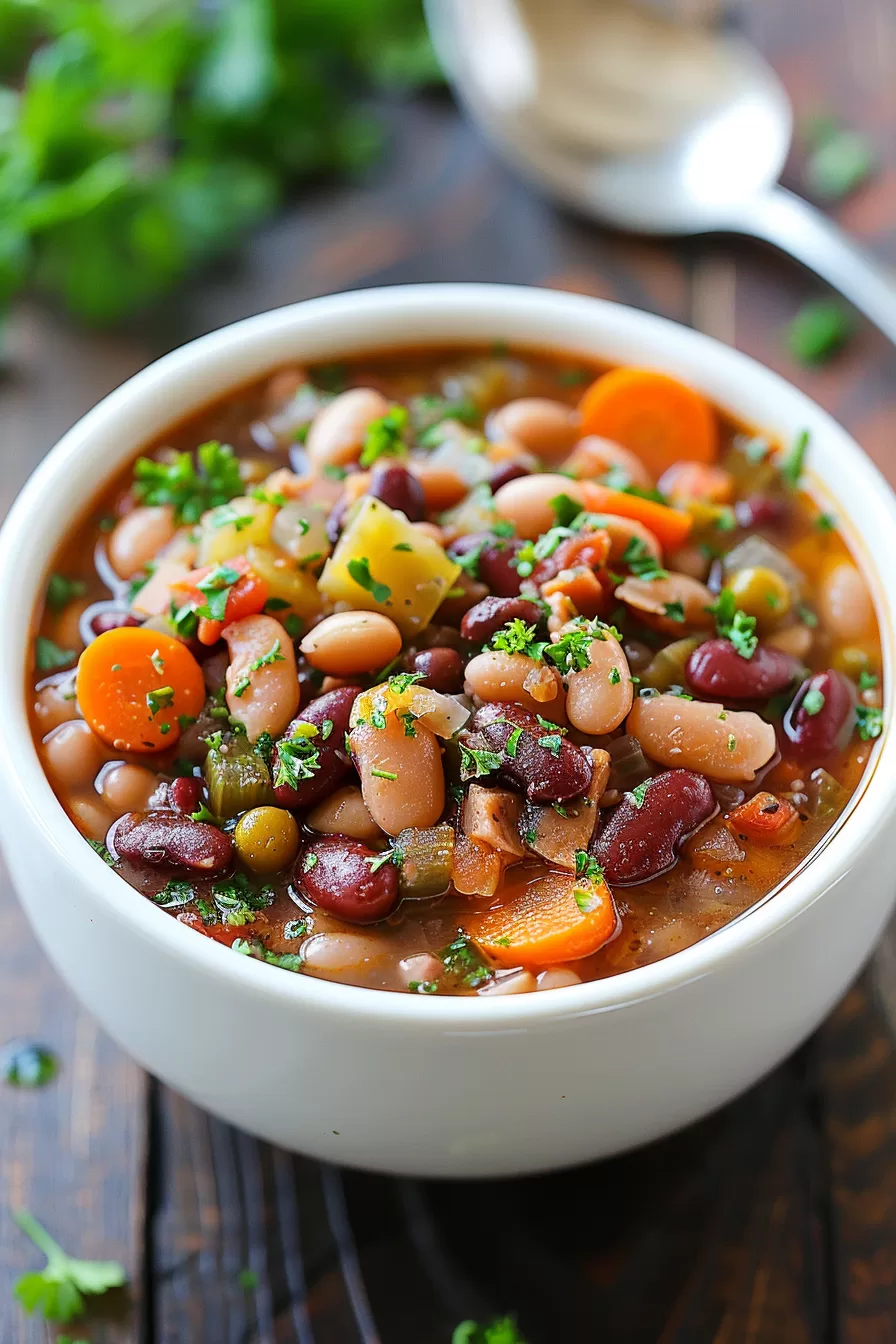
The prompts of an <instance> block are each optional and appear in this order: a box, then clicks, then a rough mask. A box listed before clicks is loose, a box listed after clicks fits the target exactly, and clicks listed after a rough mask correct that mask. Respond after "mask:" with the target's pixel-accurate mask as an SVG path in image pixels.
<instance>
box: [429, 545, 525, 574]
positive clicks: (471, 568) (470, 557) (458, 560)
mask: <svg viewBox="0 0 896 1344" xmlns="http://www.w3.org/2000/svg"><path fill="white" fill-rule="evenodd" d="M487 545H488V538H487V537H483V539H482V541H477V543H476V545H475V546H471V547H470V549H469V550H468V551H464V553H463V555H455V554H454V553H453V552H452V555H451V559H452V560H453V561H454V563H455V564H456V565H460V567H461V569H462V570H463V572H464V573H465V574H466V575H467V576H468V577H469V578H471V579H478V578H479V561H480V560H481V559H482V552H483V551H484V550H485V548H486V546H487ZM408 550H410V547H408ZM530 573H531V570H530Z"/></svg>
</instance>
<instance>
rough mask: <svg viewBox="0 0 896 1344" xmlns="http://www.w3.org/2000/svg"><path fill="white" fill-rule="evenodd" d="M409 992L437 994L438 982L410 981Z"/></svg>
mask: <svg viewBox="0 0 896 1344" xmlns="http://www.w3.org/2000/svg"><path fill="white" fill-rule="evenodd" d="M408 991H409V993H411V994H437V993H438V991H439V984H438V981H437V980H409V981H408Z"/></svg>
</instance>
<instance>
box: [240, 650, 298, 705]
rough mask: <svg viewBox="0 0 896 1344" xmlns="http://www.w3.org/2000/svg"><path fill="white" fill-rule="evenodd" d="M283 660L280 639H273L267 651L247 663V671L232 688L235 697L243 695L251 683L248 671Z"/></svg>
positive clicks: (284, 660)
mask: <svg viewBox="0 0 896 1344" xmlns="http://www.w3.org/2000/svg"><path fill="white" fill-rule="evenodd" d="M284 662H286V659H285V658H284V657H283V654H282V653H281V652H280V641H279V639H275V640H274V642H273V644H272V645H271V647H270V648H269V649H268V651H267V653H263V654H261V656H260V657H258V658H256V659H254V660H253V661H252V662H251V663H250V664H249V667H248V670H247V672H246V673H245V674H244V675H243V676H242V677H240V679H239V681H238V682H237V683H236V685H235V686H234V688H233V693H234V695H235V696H236V697H237V699H239V697H240V696H241V695H245V693H246V691H247V690H248V689H249V686H250V684H251V678H250V677H249V673H250V672H257V671H258V670H259V669H260V668H262V667H270V666H271V665H272V664H273V663H284Z"/></svg>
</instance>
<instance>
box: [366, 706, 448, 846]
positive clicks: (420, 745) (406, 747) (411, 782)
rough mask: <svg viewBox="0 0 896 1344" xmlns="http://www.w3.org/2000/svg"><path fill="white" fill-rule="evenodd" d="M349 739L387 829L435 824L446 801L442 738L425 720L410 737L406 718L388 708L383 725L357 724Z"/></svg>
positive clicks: (373, 811) (372, 809)
mask: <svg viewBox="0 0 896 1344" xmlns="http://www.w3.org/2000/svg"><path fill="white" fill-rule="evenodd" d="M349 741H350V742H351V748H352V756H353V757H354V761H355V765H356V766H357V769H358V774H359V775H360V776H361V792H362V793H363V795H364V802H365V804H366V805H367V810H368V812H369V813H370V815H371V816H372V817H373V820H374V821H375V822H376V824H377V825H378V826H379V827H380V828H381V829H382V830H384V831H385V832H386V834H387V835H398V833H399V831H403V830H404V829H405V827H407V826H413V827H416V828H418V829H422V828H423V827H426V826H434V825H435V823H436V822H437V821H438V819H439V817H440V816H441V815H442V811H443V809H444V807H445V776H444V774H443V772H442V753H441V751H440V749H439V743H438V739H437V738H436V736H435V734H434V733H433V732H432V731H431V730H430V729H429V728H427V727H426V726H425V724H422V723H416V724H415V725H414V736H413V737H409V736H408V735H407V733H406V732H405V724H404V722H403V721H402V720H401V719H399V718H398V716H397V715H396V714H387V715H386V726H385V728H375V727H374V726H373V724H369V723H365V724H358V725H357V727H355V728H353V729H352V731H351V735H350V738H349Z"/></svg>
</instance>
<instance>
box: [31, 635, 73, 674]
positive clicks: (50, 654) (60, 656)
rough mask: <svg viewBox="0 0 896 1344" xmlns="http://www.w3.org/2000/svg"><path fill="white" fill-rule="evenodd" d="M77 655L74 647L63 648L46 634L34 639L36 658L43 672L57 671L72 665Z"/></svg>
mask: <svg viewBox="0 0 896 1344" xmlns="http://www.w3.org/2000/svg"><path fill="white" fill-rule="evenodd" d="M77 656H78V655H77V654H76V653H75V651H74V649H62V648H60V647H59V645H58V644H54V643H53V641H52V639H47V638H46V636H45V635H38V637H37V639H36V640H35V641H34V660H35V662H36V663H37V666H38V669H39V670H40V671H41V672H57V671H59V669H60V668H63V667H70V666H71V664H72V663H73V662H74V661H75V659H76V658H77Z"/></svg>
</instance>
